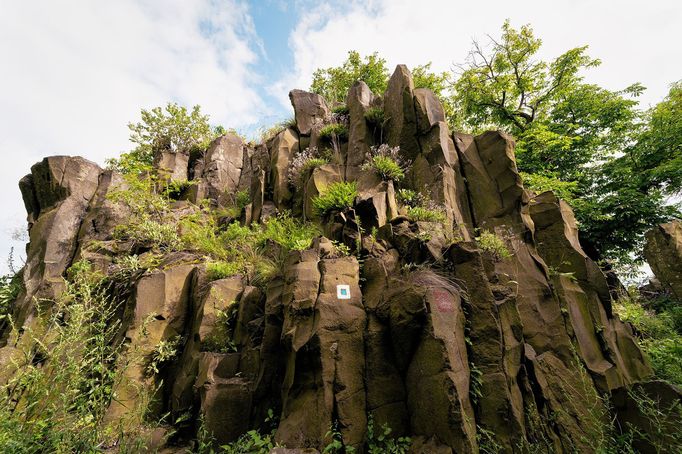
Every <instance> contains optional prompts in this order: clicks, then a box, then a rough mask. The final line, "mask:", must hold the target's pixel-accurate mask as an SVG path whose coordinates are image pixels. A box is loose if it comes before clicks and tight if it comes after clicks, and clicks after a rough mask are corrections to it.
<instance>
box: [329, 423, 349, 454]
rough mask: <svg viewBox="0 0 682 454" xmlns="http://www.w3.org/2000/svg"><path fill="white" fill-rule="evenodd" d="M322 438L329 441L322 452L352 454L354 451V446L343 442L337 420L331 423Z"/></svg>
mask: <svg viewBox="0 0 682 454" xmlns="http://www.w3.org/2000/svg"><path fill="white" fill-rule="evenodd" d="M324 438H326V439H328V440H329V443H327V446H325V447H324V449H323V450H322V454H344V453H345V454H353V453H354V452H355V448H353V447H352V446H346V445H345V444H344V443H343V435H341V431H340V430H339V422H338V421H334V422H333V423H332V425H331V427H330V428H329V430H328V431H327V433H326V434H325V436H324Z"/></svg>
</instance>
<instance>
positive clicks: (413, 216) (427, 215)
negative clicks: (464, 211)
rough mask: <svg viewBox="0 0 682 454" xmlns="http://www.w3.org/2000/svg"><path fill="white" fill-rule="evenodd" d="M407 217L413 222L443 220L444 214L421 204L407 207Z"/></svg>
mask: <svg viewBox="0 0 682 454" xmlns="http://www.w3.org/2000/svg"><path fill="white" fill-rule="evenodd" d="M407 218H408V219H409V220H410V221H413V222H417V221H423V222H445V215H444V214H443V213H442V212H440V211H438V210H436V209H429V208H426V207H422V206H416V207H407Z"/></svg>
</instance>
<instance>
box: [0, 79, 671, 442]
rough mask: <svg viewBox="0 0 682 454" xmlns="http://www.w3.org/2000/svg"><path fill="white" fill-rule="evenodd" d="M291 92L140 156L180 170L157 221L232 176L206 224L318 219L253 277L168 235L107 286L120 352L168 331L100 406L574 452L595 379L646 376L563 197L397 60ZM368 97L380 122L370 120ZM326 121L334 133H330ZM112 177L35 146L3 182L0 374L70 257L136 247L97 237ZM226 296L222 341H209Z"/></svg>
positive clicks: (586, 426) (202, 200) (225, 425)
mask: <svg viewBox="0 0 682 454" xmlns="http://www.w3.org/2000/svg"><path fill="white" fill-rule="evenodd" d="M290 98H291V102H292V105H293V108H294V112H295V125H292V126H291V127H288V128H286V129H284V130H282V131H280V132H279V133H278V134H276V135H275V136H274V137H273V138H272V139H270V140H268V141H267V142H266V143H262V144H247V143H244V142H243V141H242V139H240V138H239V137H237V136H234V135H226V136H223V137H220V138H218V139H216V140H215V141H214V142H213V143H212V144H211V145H210V147H209V148H208V150H206V151H205V153H203V154H202V155H201V156H199V157H196V156H187V155H183V154H177V153H170V152H163V151H161V152H158V153H157V156H156V159H155V161H154V169H155V170H154V172H155V174H156V176H157V177H158V178H159V179H160V180H163V181H166V182H180V183H182V182H185V181H187V180H189V181H190V184H189V185H186V187H185V189H183V190H182V191H181V193H180V194H179V195H178V196H177V197H176V198H177V199H178V200H177V201H174V202H173V203H172V213H171V214H172V216H171V218H173V219H181V218H182V216H184V215H186V214H188V213H189V214H192V213H197V212H199V210H200V208H199V206H201V207H208V208H206V209H207V210H214V211H217V210H220V209H221V208H223V207H225V206H228V205H230V204H231V203H232V201H233V199H234V197H233V196H234V194H236V193H238V192H242V193H247V194H248V203H246V204H245V206H242V207H240V208H241V211H238V212H237V213H233V214H231V215H230V214H227V215H225V216H224V217H223V218H221V219H222V220H221V221H220V222H221V224H222V225H223V226H225V225H228V224H229V223H231V222H233V221H237V222H239V223H241V224H242V225H245V226H251V227H252V228H258V226H259V225H261V224H263V225H264V224H265V223H267V220H268V219H271V218H272V217H273V216H275V215H276V213H277V212H282V211H285V210H289V211H290V212H291V213H293V216H294V217H295V218H305V219H306V220H309V221H311V222H313V223H316V224H318V225H319V226H320V227H321V230H322V233H323V235H321V236H319V237H317V238H315V239H314V240H313V241H312V243H311V244H309V245H305V247H303V248H297V249H294V250H291V251H289V252H288V253H287V255H286V257H285V258H284V261H283V262H282V263H283V266H281V267H280V268H279V269H278V270H277V272H276V273H274V274H273V275H272V276H271V277H270V278H269V279H268V280H267V281H266V282H258V283H255V282H253V281H252V280H250V279H249V278H248V277H247V276H245V275H244V274H243V273H237V274H235V275H232V276H227V277H222V278H220V279H217V280H215V279H211V277H210V276H209V274H210V273H207V270H206V265H205V263H204V262H205V261H206V259H205V255H203V254H201V253H198V252H197V251H195V250H192V249H191V248H184V249H186V250H183V247H175V248H174V250H173V251H170V250H169V249H168V248H167V249H165V251H166V252H164V253H162V254H161V255H160V257H158V260H157V262H156V263H155V265H154V266H151V267H148V268H146V269H144V270H142V271H140V272H137V273H134V274H132V275H130V276H129V277H128V280H127V281H126V286H125V289H122V288H121V287H116V286H115V287H113V288H109V290H108V291H109V292H111V294H112V295H114V296H116V297H117V298H119V299H120V300H121V301H122V306H121V307H120V308H119V309H118V310H117V311H116V315H115V318H116V320H117V323H118V324H119V327H118V328H117V332H118V334H117V336H115V339H116V340H115V341H112V342H120V345H122V350H121V351H120V353H119V354H120V355H129V354H131V353H130V352H133V351H135V352H138V353H139V354H141V355H143V356H145V355H146V356H149V355H152V354H154V352H157V353H158V346H159V345H160V344H162V343H163V342H171V341H172V340H178V339H179V340H180V341H178V343H177V345H176V348H177V352H176V354H175V355H171V359H170V360H169V361H167V363H166V364H165V365H164V367H163V368H162V369H159V370H156V371H155V372H154V373H149V371H148V368H147V369H145V367H143V365H142V364H141V363H134V364H132V365H130V366H129V367H127V368H126V369H125V372H124V373H123V376H124V378H125V380H122V381H121V382H120V383H117V384H116V385H115V390H114V393H115V394H114V396H115V398H114V399H113V400H112V401H111V403H110V404H109V405H108V409H107V411H106V414H105V415H104V417H103V421H106V422H107V423H116V422H117V421H122V420H123V419H125V418H126V415H127V414H128V413H129V412H132V411H133V410H132V409H133V408H135V407H136V405H139V404H140V402H141V401H142V400H143V396H146V398H147V400H145V402H147V403H146V405H148V408H147V409H146V410H145V411H147V412H149V413H153V414H156V415H171V418H170V419H167V420H166V421H177V420H179V419H180V418H179V417H180V415H190V416H189V417H187V418H184V420H183V422H182V423H178V424H177V427H176V429H177V431H176V432H175V435H174V437H171V438H169V439H165V438H164V439H163V440H164V441H163V442H159V441H158V438H159V437H156V438H154V437H151V438H153V440H151V439H150V440H151V441H150V443H151V444H152V445H153V444H154V443H157V445H158V444H159V443H165V444H166V448H164V449H168V450H174V449H178V450H181V449H182V448H181V446H182V445H185V446H186V445H187V443H189V441H188V440H192V439H193V438H195V436H196V432H197V430H198V429H199V425H200V424H199V421H201V424H202V426H201V430H202V431H208V432H209V433H210V434H211V435H212V436H213V437H214V439H215V440H216V442H217V443H219V444H221V443H222V444H224V443H227V442H230V441H233V440H235V439H237V438H238V437H239V436H240V435H241V434H243V433H245V432H247V431H248V430H250V429H254V428H262V427H263V421H264V420H265V419H266V418H267V417H268V414H269V411H270V413H272V414H274V417H275V420H276V421H277V422H276V432H275V439H276V440H277V441H278V442H279V443H281V444H283V445H285V446H286V447H288V448H312V449H317V450H320V451H321V450H322V449H323V448H324V447H325V446H326V445H327V444H328V443H329V442H330V440H331V438H332V436H333V435H330V428H334V431H335V432H336V433H337V434H338V435H337V436H338V438H339V439H340V440H341V442H342V444H343V445H345V446H348V447H353V448H355V449H356V452H362V450H363V446H364V443H365V441H366V439H367V436H368V435H367V427H368V423H369V420H370V419H371V422H372V424H373V425H374V427H381V426H383V425H384V424H385V425H387V426H388V427H390V428H391V429H392V433H391V436H396V437H400V436H409V437H411V438H412V448H411V449H412V452H420V453H440V452H442V453H449V452H456V453H469V452H479V449H485V450H487V451H486V452H491V451H489V449H490V446H495V447H496V449H498V450H499V451H500V452H525V451H526V450H527V448H528V446H530V445H533V446H536V447H540V448H539V449H541V451H547V452H590V451H591V450H592V449H593V447H594V440H595V438H596V437H597V436H598V432H599V430H600V427H601V425H602V424H606V423H608V418H610V415H609V414H608V413H605V412H602V411H601V410H602V396H608V395H611V394H616V393H618V392H619V390H623V389H626V388H627V387H629V386H631V385H633V384H634V383H639V382H646V381H647V380H649V379H650V377H651V369H650V367H649V366H648V364H647V361H646V360H645V358H644V357H643V355H642V353H641V352H640V350H639V348H638V346H637V344H636V343H635V341H634V338H633V333H632V330H631V328H630V327H629V326H628V325H627V324H624V323H623V322H621V321H620V320H619V319H618V317H617V316H615V315H614V313H613V311H612V309H611V305H612V298H613V297H614V294H613V292H612V289H611V288H610V287H609V282H608V281H607V279H606V277H605V275H604V273H603V272H602V271H601V270H600V268H599V266H598V265H597V264H596V263H595V262H593V261H592V260H591V259H590V258H589V257H588V256H587V255H586V254H585V253H584V252H583V250H582V249H581V246H580V242H579V239H578V228H577V226H576V221H575V219H574V217H573V213H572V210H571V208H570V207H569V206H568V205H567V204H566V203H564V202H563V201H561V200H559V199H558V198H557V197H556V196H554V195H553V194H552V193H543V194H534V193H530V192H529V191H527V190H525V189H524V187H523V185H522V182H521V179H520V177H519V173H518V171H517V169H516V163H515V157H514V140H513V138H512V137H510V136H509V135H507V134H505V133H503V132H493V131H490V132H486V133H484V134H482V135H479V136H471V135H467V134H460V133H457V132H453V131H450V130H449V129H448V125H447V123H446V122H445V116H444V113H443V108H442V106H441V104H440V102H439V101H438V99H437V98H436V97H435V96H434V94H433V93H431V92H430V91H429V90H426V89H414V88H413V82H412V78H411V75H410V73H409V71H408V70H407V68H406V67H404V66H398V67H397V69H396V71H395V73H394V74H393V76H392V77H391V79H390V83H389V85H388V89H387V91H386V93H383V94H375V93H371V92H370V90H369V88H368V87H367V86H366V85H365V84H364V83H363V82H358V83H356V84H355V85H354V86H353V87H352V89H351V90H350V92H349V93H348V98H347V103H346V108H345V110H344V111H342V112H341V109H335V110H334V112H333V111H332V107H334V106H328V105H327V104H326V103H325V100H324V99H322V98H321V97H320V96H319V95H316V94H312V93H307V92H303V91H300V90H294V91H292V92H291V93H290ZM378 110H382V111H383V114H384V117H383V120H382V121H381V122H373V121H371V120H370V116H369V115H368V112H370V111H373V112H376V111H378ZM339 112H341V113H339ZM330 124H340V125H342V127H343V128H345V129H344V130H343V132H339V133H338V134H331V135H330V134H329V133H328V130H329V128H327V131H325V127H327V126H328V125H330ZM338 131H341V129H338ZM382 143H385V144H387V145H388V146H389V147H391V148H393V149H394V150H396V149H397V150H399V151H398V153H399V158H400V159H402V160H403V162H409V166H408V167H407V168H406V172H405V173H406V175H405V178H404V179H403V180H402V181H401V182H400V184H399V185H398V184H397V182H396V181H393V180H391V179H384V178H382V177H381V176H380V175H379V174H377V173H376V172H372V171H371V170H368V167H367V166H366V165H365V164H366V163H367V159H368V155H371V152H372V147H376V146H378V145H380V144H382ZM313 148H314V149H316V150H319V151H325V152H326V156H329V158H328V159H327V162H326V163H323V164H322V165H319V166H317V167H314V168H312V169H311V170H310V169H309V171H308V172H307V173H305V174H304V175H303V177H302V178H303V182H302V184H297V185H295V184H292V183H291V180H290V178H289V175H290V167H291V166H292V164H293V163H294V161H295V160H296V157H297V156H299V155H300V154H301V153H303V152H305V150H311V149H313ZM342 181H347V182H355V184H356V187H357V193H356V196H355V199H354V201H353V203H352V206H350V207H347V208H344V209H342V210H331V211H328V212H320V211H319V210H315V206H314V201H315V199H316V197H317V196H318V195H319V194H322V193H324V192H325V191H326V190H327V188H328V187H329V186H330V185H332V184H333V183H334V182H342ZM129 184H130V183H129V182H127V181H126V180H125V179H124V178H123V177H122V176H121V175H119V174H117V173H115V172H112V171H110V170H103V169H101V168H99V167H98V166H97V165H95V164H93V163H91V162H89V161H87V160H85V159H82V158H79V157H67V156H56V157H49V158H45V159H44V160H43V161H41V162H39V163H37V164H36V165H34V166H33V167H32V169H31V173H30V174H29V175H27V176H26V177H24V178H23V179H22V180H21V182H20V188H21V192H22V194H23V198H24V202H25V205H26V209H27V212H28V222H29V232H30V243H29V244H28V246H27V261H26V266H25V269H24V271H23V282H24V290H23V291H22V293H21V294H20V295H19V298H18V299H17V301H16V302H15V303H14V305H13V307H12V311H11V315H12V319H13V320H14V325H13V327H12V326H5V327H4V331H3V333H2V338H1V344H0V345H1V346H2V348H1V349H0V361H1V362H2V364H3V372H2V374H0V375H1V376H0V379H1V380H3V381H7V380H9V379H10V377H11V376H12V374H13V373H14V371H15V370H16V369H17V368H19V367H20V366H21V362H22V360H23V358H24V356H22V352H23V351H24V350H25V347H26V345H25V343H26V342H29V341H28V340H26V339H27V336H26V335H25V334H24V333H27V332H29V331H33V332H35V331H36V330H37V329H38V328H37V326H38V325H39V324H40V323H39V320H40V318H41V317H43V316H44V309H45V307H46V306H47V307H49V305H50V301H53V300H55V299H56V298H58V297H59V295H60V293H61V292H63V291H64V289H65V285H66V284H65V277H67V276H68V270H69V268H70V267H71V266H72V265H73V264H74V263H76V262H79V261H83V260H87V261H89V263H91V264H93V266H94V267H95V268H96V269H98V270H100V271H101V272H102V273H103V274H104V275H105V276H112V275H113V273H115V272H116V270H117V269H118V268H117V266H118V265H117V264H118V263H120V259H121V257H123V256H130V255H133V254H135V255H138V256H142V255H144V254H149V253H151V251H150V248H149V247H147V246H145V245H144V244H139V243H136V242H134V241H131V240H130V239H125V238H124V239H122V238H120V237H117V236H116V235H114V233H115V231H116V226H118V225H120V224H122V223H125V222H126V219H127V218H128V217H129V216H130V215H131V214H130V209H131V208H130V203H128V204H126V203H124V201H122V200H121V198H120V197H119V198H117V197H112V194H113V193H115V192H117V191H121V190H125V188H126V187H127V186H128V185H129ZM399 189H411V190H414V191H416V192H418V193H420V194H421V196H422V197H424V198H425V199H428V200H429V205H428V206H429V208H430V210H431V211H432V212H434V211H435V212H436V213H437V214H438V215H439V216H432V217H433V219H428V218H424V217H421V218H420V217H417V216H411V215H410V211H409V210H407V209H406V202H405V201H404V200H401V199H400V198H398V197H397V192H398V190H399ZM173 216H174V217H173ZM170 225H172V228H173V229H176V230H180V229H182V224H181V223H180V222H178V223H177V225H176V224H172V223H171V224H170ZM485 239H487V240H489V242H491V243H492V246H491V244H488V243H487V242H486V241H484V240H485ZM661 241H663V240H661ZM658 243H659V242H657V243H656V244H658ZM93 244H94V245H95V246H96V247H93ZM228 246H229V245H228ZM677 246H678V248H679V244H678V245H677ZM268 247H271V248H277V247H278V246H277V245H276V244H272V245H270V246H268ZM661 248H662V249H668V248H669V247H668V246H661ZM340 250H341V251H346V253H340V252H339V251H340ZM666 272H667V271H666ZM670 272H671V273H673V272H677V273H678V274H679V270H677V271H674V270H671V271H670ZM657 273H658V270H657ZM673 291H675V292H677V291H678V289H677V288H673ZM226 313H229V314H231V315H230V317H229V319H230V321H229V324H230V329H229V333H228V336H229V339H228V343H229V345H230V346H231V348H230V349H228V350H229V351H225V349H223V348H217V347H216V342H215V337H216V336H217V333H218V332H219V331H221V330H224V328H225V327H224V326H223V325H224V324H225V322H224V320H223V316H224V314H226ZM141 333H143V334H141ZM155 349H156V350H155ZM41 361H44V362H46V363H49V361H50V359H49V355H48V357H46V358H43V359H41ZM660 387H661V389H663V388H665V389H666V390H667V388H666V385H664V384H661V385H660ZM653 388H656V387H655V386H654V387H653ZM145 390H146V391H145ZM666 392H668V391H666ZM145 393H146V394H145ZM150 393H151V394H152V396H151V399H149V394H150ZM150 401H151V402H150ZM166 425H167V426H172V424H171V423H166ZM161 438H163V437H161ZM154 440H156V441H154ZM173 446H176V447H175V448H173ZM177 446H180V447H177ZM292 452H293V451H292ZM300 452H303V451H300Z"/></svg>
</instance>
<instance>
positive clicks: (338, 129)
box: [319, 123, 348, 140]
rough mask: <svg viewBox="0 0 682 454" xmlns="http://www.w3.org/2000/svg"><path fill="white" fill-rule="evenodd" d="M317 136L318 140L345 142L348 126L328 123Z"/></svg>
mask: <svg viewBox="0 0 682 454" xmlns="http://www.w3.org/2000/svg"><path fill="white" fill-rule="evenodd" d="M319 136H320V139H332V138H338V139H340V140H347V139H348V126H346V125H345V124H343V123H330V124H328V125H325V126H323V127H322V128H321V129H320V132H319Z"/></svg>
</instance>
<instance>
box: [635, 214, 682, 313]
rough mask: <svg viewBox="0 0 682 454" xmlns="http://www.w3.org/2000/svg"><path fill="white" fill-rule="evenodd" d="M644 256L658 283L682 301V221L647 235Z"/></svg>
mask: <svg viewBox="0 0 682 454" xmlns="http://www.w3.org/2000/svg"><path fill="white" fill-rule="evenodd" d="M646 240H647V242H646V245H645V246H644V256H645V257H646V260H647V262H648V263H649V265H650V266H651V270H652V271H653V272H654V274H655V275H656V277H657V278H658V281H659V282H660V283H661V285H663V287H664V288H665V289H666V290H668V291H669V292H672V294H673V295H674V296H675V298H677V299H678V300H680V301H682V221H672V222H669V223H667V224H661V225H660V226H658V228H655V229H653V230H651V231H650V232H648V233H647V234H646Z"/></svg>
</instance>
